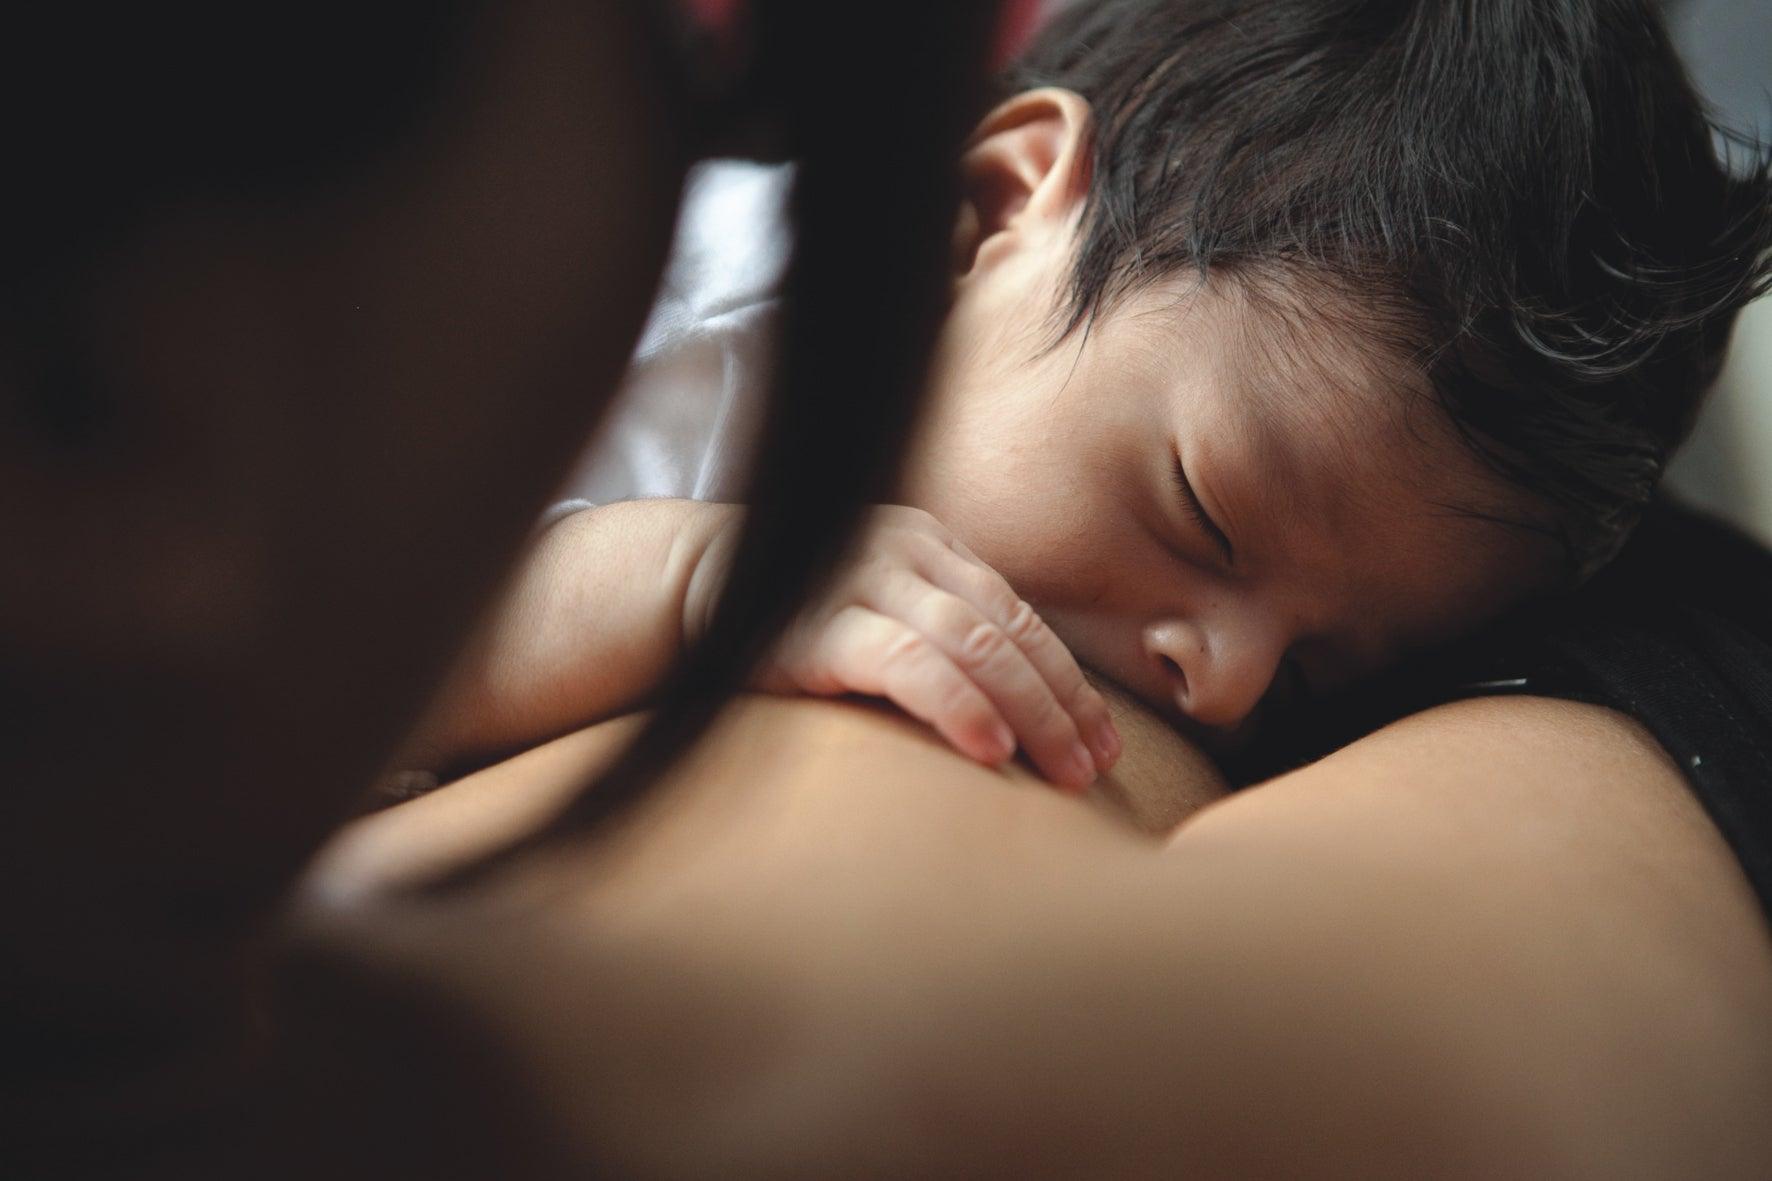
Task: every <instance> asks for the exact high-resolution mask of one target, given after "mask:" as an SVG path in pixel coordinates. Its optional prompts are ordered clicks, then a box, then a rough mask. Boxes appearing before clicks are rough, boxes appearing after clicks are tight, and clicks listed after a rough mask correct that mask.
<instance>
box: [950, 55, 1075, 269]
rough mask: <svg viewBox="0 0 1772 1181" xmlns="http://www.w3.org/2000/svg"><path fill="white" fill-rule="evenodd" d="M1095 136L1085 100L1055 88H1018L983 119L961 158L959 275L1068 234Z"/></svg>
mask: <svg viewBox="0 0 1772 1181" xmlns="http://www.w3.org/2000/svg"><path fill="white" fill-rule="evenodd" d="M1092 132H1093V122H1092V120H1091V117H1090V112H1089V104H1088V102H1086V101H1085V100H1084V99H1083V96H1082V95H1079V94H1076V93H1074V92H1072V91H1069V90H1060V89H1057V88H1056V87H1045V88H1042V89H1040V90H1028V91H1023V92H1022V93H1021V94H1018V95H1016V96H1015V97H1014V98H1011V99H1009V100H1008V101H1006V102H1004V103H1003V104H1002V105H1000V106H998V107H997V108H996V109H995V110H993V111H992V112H991V113H990V114H988V115H986V116H985V117H984V120H983V121H982V122H981V123H979V125H978V129H977V130H976V131H974V132H973V133H972V138H971V139H970V140H968V141H967V146H966V150H965V152H964V153H962V155H961V157H960V180H961V186H962V194H963V200H962V202H961V208H960V216H959V222H958V225H957V226H956V227H955V230H954V265H955V269H956V270H957V271H958V272H959V273H960V274H962V275H964V274H969V273H971V272H972V271H974V270H976V269H978V268H979V267H981V266H989V265H990V264H991V263H992V262H994V261H996V260H997V258H998V257H999V256H1000V255H1001V254H1002V253H1003V252H1004V251H1008V250H1012V249H1014V248H1015V247H1017V246H1019V245H1023V244H1026V243H1028V242H1030V241H1036V240H1040V239H1041V238H1042V237H1043V236H1044V235H1046V234H1048V233H1051V232H1053V231H1055V230H1061V231H1068V230H1069V229H1070V227H1071V223H1072V218H1073V215H1074V214H1075V213H1076V210H1077V207H1078V205H1079V204H1080V203H1081V202H1082V200H1083V198H1084V197H1085V196H1086V195H1087V194H1088V191H1089V168H1090V160H1089V144H1090V136H1091V134H1092Z"/></svg>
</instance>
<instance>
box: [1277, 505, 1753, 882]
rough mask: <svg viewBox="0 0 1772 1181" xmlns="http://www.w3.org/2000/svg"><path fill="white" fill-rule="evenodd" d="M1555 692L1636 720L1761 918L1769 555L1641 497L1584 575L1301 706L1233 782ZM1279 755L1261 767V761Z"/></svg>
mask: <svg viewBox="0 0 1772 1181" xmlns="http://www.w3.org/2000/svg"><path fill="white" fill-rule="evenodd" d="M1500 693H1507V694H1532V695H1536V696H1547V697H1564V698H1571V699H1574V700H1579V701H1585V702H1589V703H1592V704H1596V705H1603V706H1608V707H1610V708H1613V709H1616V710H1619V711H1620V712H1622V713H1625V714H1628V715H1630V716H1631V717H1633V718H1635V719H1637V720H1638V721H1639V722H1641V723H1642V724H1643V726H1644V727H1645V728H1646V729H1647V730H1648V731H1649V733H1650V734H1651V735H1653V736H1654V738H1655V739H1656V741H1657V742H1659V743H1660V744H1661V745H1662V747H1663V748H1665V749H1666V751H1667V752H1668V754H1669V755H1670V756H1672V758H1673V759H1674V761H1675V762H1676V763H1677V764H1678V765H1679V767H1680V770H1681V771H1682V772H1683V773H1684V774H1685V776H1686V780H1687V782H1688V783H1689V784H1690V785H1691V787H1692V790H1693V791H1694V792H1695V793H1696V794H1697V796H1698V798H1699V799H1700V800H1701V801H1702V802H1703V804H1704V807H1705V808H1706V810H1707V811H1708V812H1709V813H1710V816H1711V818H1712V820H1714V821H1715V822H1716V825H1717V827H1718V828H1719V829H1720V830H1721V831H1722V833H1723V836H1724V837H1725V838H1726V839H1727V840H1728V842H1729V844H1730V846H1731V847H1732V848H1733V849H1734V851H1735V855H1736V857H1738V858H1739V859H1740V861H1741V864H1742V867H1743V869H1745V870H1746V872H1747V877H1748V880H1749V881H1750V882H1751V883H1752V885H1753V888H1754V890H1755V891H1756V892H1757V893H1758V894H1759V897H1760V901H1761V904H1762V906H1763V907H1764V908H1765V910H1766V912H1767V914H1768V915H1769V916H1772V552H1768V551H1767V550H1766V549H1764V548H1762V547H1761V546H1759V545H1757V544H1755V543H1754V542H1752V541H1751V540H1749V539H1747V538H1746V537H1743V536H1742V535H1741V534H1739V533H1737V532H1735V531H1734V530H1732V529H1730V528H1728V527H1727V526H1725V525H1722V524H1721V523H1719V522H1716V521H1714V520H1710V519H1708V518H1705V517H1702V516H1700V515H1698V514H1696V513H1693V512H1691V511H1689V510H1686V509H1682V508H1678V507H1675V506H1673V505H1671V504H1661V505H1658V506H1656V507H1655V508H1654V509H1653V510H1652V511H1651V512H1650V514H1649V515H1648V516H1647V517H1646V518H1645V520H1644V521H1643V523H1642V525H1641V526H1640V527H1639V528H1638V530H1637V533H1636V536H1635V537H1633V538H1632V540H1631V542H1630V544H1629V545H1628V546H1627V547H1626V549H1625V551H1624V552H1623V553H1622V554H1620V555H1619V557H1618V559H1617V560H1616V561H1615V562H1614V563H1613V564H1612V565H1611V566H1610V567H1609V568H1608V569H1607V570H1605V571H1604V572H1603V573H1602V574H1601V575H1600V576H1599V577H1597V578H1595V579H1594V580H1593V581H1592V582H1591V583H1590V584H1589V585H1587V586H1586V587H1584V588H1582V589H1581V590H1580V591H1578V592H1575V593H1574V594H1571V595H1569V596H1568V597H1566V598H1564V599H1561V600H1559V601H1556V602H1553V603H1549V604H1543V605H1539V606H1537V607H1534V608H1532V609H1531V610H1530V611H1526V612H1521V613H1518V614H1516V615H1515V616H1514V617H1512V618H1510V619H1507V620H1504V621H1502V622H1500V623H1498V624H1497V625H1495V626H1494V627H1492V628H1489V629H1487V630H1485V631H1484V632H1483V633H1482V634H1481V635H1478V636H1476V637H1473V638H1472V639H1471V640H1469V641H1466V642H1465V643H1463V644H1461V645H1459V646H1458V647H1456V648H1453V649H1450V650H1448V651H1445V652H1440V653H1436V654H1433V655H1432V656H1431V657H1428V658H1424V659H1423V660H1421V661H1418V662H1417V663H1416V664H1415V665H1414V666H1413V667H1411V668H1408V669H1404V670H1402V671H1400V672H1399V673H1397V674H1394V675H1392V676H1391V677H1388V678H1386V679H1385V680H1384V681H1383V682H1382V683H1380V684H1377V685H1374V686H1371V687H1369V688H1368V689H1367V690H1365V691H1363V692H1361V693H1359V694H1355V695H1349V696H1346V697H1344V698H1342V699H1341V700H1338V701H1334V702H1318V703H1314V705H1313V706H1311V707H1310V711H1309V712H1312V713H1314V714H1315V715H1316V716H1315V717H1313V718H1309V719H1306V718H1304V717H1303V716H1302V714H1301V715H1300V716H1299V717H1297V718H1294V719H1292V721H1293V723H1294V724H1293V725H1287V726H1285V727H1284V729H1285V730H1287V731H1290V732H1291V733H1290V736H1289V738H1288V740H1287V741H1286V742H1284V743H1282V744H1277V745H1274V746H1270V747H1269V750H1268V755H1269V758H1268V759H1267V760H1266V761H1265V762H1266V765H1264V766H1261V767H1255V766H1253V765H1252V766H1251V767H1249V768H1244V769H1242V770H1243V771H1244V773H1245V776H1246V777H1252V776H1259V775H1265V774H1269V773H1272V772H1273V771H1275V770H1278V769H1281V768H1283V767H1284V766H1286V765H1296V764H1297V763H1299V762H1302V761H1306V760H1308V759H1309V758H1312V757H1315V756H1317V755H1320V754H1322V753H1326V752H1327V751H1329V750H1332V749H1334V748H1335V747H1336V746H1339V745H1343V744H1344V743H1346V742H1347V741H1350V740H1352V739H1353V738H1355V737H1358V736H1359V735H1360V734H1363V733H1366V732H1369V731H1370V730H1372V729H1375V728H1377V726H1379V725H1382V724H1384V723H1385V722H1388V721H1391V720H1393V719H1395V718H1398V717H1401V716H1403V715H1405V714H1409V713H1413V712H1416V711H1418V710H1420V709H1424V708H1426V707H1428V706H1430V705H1435V704H1440V703H1443V702H1446V701H1450V700H1454V699H1457V698H1460V697H1473V696H1482V695H1493V694H1500ZM1276 758H1277V760H1278V763H1277V765H1276V763H1275V761H1274V760H1275V759H1276Z"/></svg>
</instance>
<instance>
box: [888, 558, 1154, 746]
mask: <svg viewBox="0 0 1772 1181" xmlns="http://www.w3.org/2000/svg"><path fill="white" fill-rule="evenodd" d="M922 573H923V574H924V576H925V577H926V578H928V579H929V581H930V582H931V583H933V584H934V585H936V586H938V587H940V588H942V589H943V590H945V591H948V592H949V593H951V594H954V595H958V596H959V597H960V598H962V599H964V600H966V601H967V602H969V603H971V604H973V605H974V606H976V607H977V608H978V609H979V610H980V611H981V612H982V613H983V614H984V616H985V618H987V619H989V620H990V621H991V622H992V623H994V624H996V625H997V627H999V628H1001V629H1002V631H1003V634H1004V635H1006V636H1008V637H1009V638H1010V639H1011V640H1013V641H1014V642H1015V645H1016V647H1018V648H1020V649H1021V651H1022V653H1023V654H1024V655H1026V657H1027V659H1028V662H1029V663H1030V664H1032V665H1033V667H1034V668H1035V669H1036V670H1037V671H1038V672H1039V674H1040V676H1041V678H1043V679H1044V680H1045V682H1046V684H1047V685H1048V686H1050V687H1051V690H1052V695H1053V697H1054V698H1056V699H1057V701H1058V704H1059V706H1060V708H1062V709H1063V710H1064V711H1065V712H1066V713H1068V714H1069V715H1070V717H1071V720H1072V721H1073V723H1074V724H1075V725H1076V728H1077V732H1078V733H1079V734H1080V735H1082V737H1083V741H1084V742H1085V743H1086V744H1087V745H1088V747H1089V751H1090V753H1091V754H1092V755H1093V756H1094V759H1095V765H1096V766H1097V768H1099V769H1100V770H1103V771H1106V770H1108V769H1109V768H1110V767H1112V766H1113V765H1114V762H1115V760H1117V759H1118V758H1119V757H1120V749H1121V744H1120V735H1119V732H1118V731H1117V730H1115V729H1114V723H1113V719H1112V717H1111V716H1110V714H1109V713H1108V707H1107V701H1106V700H1105V699H1104V698H1103V697H1102V695H1101V694H1100V693H1098V692H1097V691H1096V689H1095V687H1094V686H1093V685H1091V684H1090V683H1089V682H1088V680H1087V679H1085V678H1084V676H1083V670H1082V668H1081V667H1080V666H1079V665H1078V664H1077V658H1076V657H1075V656H1073V655H1071V650H1070V649H1069V648H1067V647H1066V646H1065V643H1064V641H1063V640H1061V639H1059V638H1058V636H1057V634H1056V633H1054V632H1053V630H1052V629H1051V628H1050V627H1048V626H1047V625H1046V621H1045V620H1043V619H1041V618H1040V615H1039V612H1037V611H1035V610H1034V609H1033V607H1031V606H1029V605H1028V603H1027V602H1026V600H1024V599H1022V598H1021V597H1020V596H1019V595H1017V594H1016V593H1015V591H1014V589H1013V588H1012V587H1011V586H1010V585H1009V583H1008V581H1007V580H1006V579H1004V577H1003V576H1002V575H1001V574H998V573H997V572H996V571H995V570H993V569H991V567H989V566H987V565H985V564H984V563H983V562H980V561H979V560H978V559H977V558H976V557H975V556H972V552H971V551H970V550H968V549H966V548H965V546H964V545H963V544H962V543H961V542H959V541H958V540H956V541H954V542H952V543H951V548H950V549H949V550H948V552H947V553H946V554H945V555H939V554H938V555H934V556H933V557H931V558H930V560H929V561H928V562H927V568H926V569H923V571H922Z"/></svg>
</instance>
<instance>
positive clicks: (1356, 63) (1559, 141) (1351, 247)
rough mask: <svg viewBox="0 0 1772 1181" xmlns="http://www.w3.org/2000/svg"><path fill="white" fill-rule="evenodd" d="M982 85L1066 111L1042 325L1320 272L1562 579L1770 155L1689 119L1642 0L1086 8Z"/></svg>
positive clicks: (1646, 487) (1601, 555)
mask: <svg viewBox="0 0 1772 1181" xmlns="http://www.w3.org/2000/svg"><path fill="white" fill-rule="evenodd" d="M1005 83H1006V85H1007V86H1008V87H1011V88H1013V89H1015V90H1021V89H1027V88H1031V87H1037V86H1061V87H1065V88H1067V89H1070V90H1073V91H1076V92H1077V93H1079V94H1081V95H1082V96H1083V97H1084V98H1085V99H1087V100H1088V101H1089V103H1090V105H1091V107H1092V109H1093V111H1094V116H1095V120H1096V128H1095V139H1094V145H1093V161H1092V164H1093V173H1092V175H1091V178H1090V189H1089V197H1088V200H1087V203H1086V206H1085V210H1084V213H1083V221H1082V225H1081V228H1080V233H1079V243H1078V247H1077V254H1076V261H1075V267H1074V270H1073V273H1072V277H1071V285H1070V291H1069V298H1068V300H1067V303H1066V307H1065V308H1064V315H1065V321H1064V323H1063V329H1064V331H1065V332H1066V333H1067V334H1068V333H1069V332H1072V331H1075V330H1077V329H1079V328H1081V327H1084V326H1085V325H1086V324H1087V323H1089V322H1090V321H1091V320H1092V319H1093V318H1094V317H1095V316H1096V315H1098V314H1099V313H1101V312H1102V311H1103V310H1104V309H1105V308H1107V307H1109V306H1110V305H1111V304H1112V303H1113V302H1114V301H1115V300H1117V299H1118V298H1120V297H1123V296H1125V295H1127V294H1129V293H1131V292H1134V291H1137V290H1139V289H1141V288H1142V287H1144V286H1145V285H1147V284H1150V283H1152V282H1155V281H1157V280H1160V279H1163V278H1165V277H1168V276H1172V275H1174V274H1176V273H1178V272H1183V271H1186V270H1189V269H1192V270H1195V271H1197V272H1199V273H1200V274H1201V275H1202V276H1206V275H1208V274H1216V275H1221V276H1225V275H1228V276H1231V277H1233V278H1234V279H1235V278H1242V279H1248V280H1252V281H1260V282H1263V283H1264V284H1266V285H1270V286H1271V285H1272V284H1271V282H1269V281H1277V282H1278V283H1279V284H1281V285H1284V286H1287V287H1294V288H1295V289H1296V284H1297V282H1298V281H1304V282H1305V283H1306V284H1307V285H1306V286H1305V287H1304V288H1303V290H1306V291H1313V290H1322V289H1324V285H1325V284H1327V285H1328V286H1327V289H1328V290H1331V291H1335V292H1339V293H1340V294H1341V295H1343V296H1344V297H1345V298H1341V299H1338V300H1336V301H1335V302H1336V303H1337V304H1338V305H1340V306H1338V307H1337V309H1336V311H1335V316H1336V322H1337V323H1338V324H1339V323H1346V316H1347V314H1348V312H1349V310H1350V309H1351V310H1352V311H1353V313H1354V314H1355V315H1357V316H1360V317H1361V318H1362V321H1363V322H1362V323H1361V327H1362V328H1364V329H1366V330H1368V331H1370V332H1371V333H1373V334H1374V335H1375V337H1376V339H1378V340H1380V341H1383V342H1385V343H1386V344H1388V345H1391V346H1393V347H1395V348H1400V350H1401V351H1402V352H1403V354H1404V355H1405V356H1406V357H1407V359H1408V360H1409V361H1410V362H1411V364H1412V365H1413V366H1414V367H1415V368H1417V369H1418V370H1419V371H1420V372H1422V373H1423V374H1424V375H1425V376H1426V378H1427V379H1428V381H1429V382H1430V383H1431V385H1432V387H1433V390H1434V393H1435V396H1436V398H1437V401H1438V403H1439V405H1440V406H1441V407H1442V408H1443V409H1444V411H1445V413H1446V414H1447V416H1448V417H1449V418H1450V420H1451V422H1452V424H1453V425H1454V427H1455V428H1456V430H1457V431H1458V433H1459V434H1460V435H1461V437H1462V438H1464V440H1465V441H1466V442H1467V443H1468V444H1469V445H1470V446H1471V448H1472V449H1473V450H1474V451H1475V452H1476V453H1477V454H1478V455H1479V456H1480V457H1481V458H1482V459H1484V460H1485V461H1486V462H1487V463H1488V464H1489V465H1490V466H1492V467H1493V468H1494V469H1495V470H1497V471H1498V472H1499V473H1501V474H1502V475H1503V476H1505V477H1506V478H1507V479H1508V480H1510V481H1511V482H1512V483H1513V484H1514V485H1516V486H1518V487H1520V488H1522V489H1524V490H1525V491H1526V492H1528V493H1529V494H1530V498H1531V499H1532V500H1533V501H1534V502H1535V503H1537V504H1539V505H1541V506H1543V508H1544V510H1546V511H1545V513H1544V514H1543V515H1542V516H1540V515H1536V514H1535V515H1534V516H1533V519H1531V520H1520V521H1518V522H1515V523H1517V524H1521V525H1525V526H1527V527H1530V528H1535V529H1541V530H1545V531H1548V532H1550V533H1551V534H1552V535H1553V536H1554V537H1555V538H1556V539H1557V540H1558V541H1559V542H1560V543H1561V545H1562V547H1563V552H1564V554H1565V555H1566V557H1567V563H1568V568H1569V572H1570V574H1571V575H1572V576H1573V577H1580V576H1583V575H1585V574H1586V573H1588V572H1590V571H1591V570H1593V569H1594V568H1596V567H1597V566H1598V565H1599V564H1601V563H1603V562H1604V561H1605V560H1606V559H1607V558H1609V557H1610V556H1611V555H1612V554H1613V553H1614V552H1616V550H1617V549H1618V547H1619V545H1620V544H1622V542H1623V541H1624V539H1625V537H1626V536H1627V535H1628V533H1629V531H1630V529H1631V526H1632V525H1633V524H1634V522H1635V520H1636V519H1637V516H1638V515H1639V513H1640V512H1641V510H1642V508H1643V507H1644V506H1645V504H1646V503H1647V502H1648V501H1649V499H1650V497H1651V495H1652V493H1653V492H1654V489H1655V486H1656V484H1657V483H1658V481H1659V478H1660V475H1661V472H1662V470H1663V468H1664V466H1665V464H1666V461H1667V458H1668V456H1669V455H1670V453H1671V452H1672V451H1673V450H1674V448H1675V447H1676V446H1677V445H1678V444H1679V443H1680V442H1681V441H1682V440H1683V439H1684V437H1685V435H1686V434H1687V432H1688V431H1689V429H1690V427H1691V424H1692V421H1693V419H1694V417H1695V416H1696V413H1697V409H1698V405H1699V403H1700V401H1701V399H1702V396H1703V393H1704V391H1705V390H1706V388H1708V386H1709V385H1710V384H1711V382H1712V381H1713V379H1714V378H1715V377H1716V374H1717V371H1718V369H1719V368H1720V366H1721V362H1722V357H1723V353H1724V350H1725V348H1726V346H1727V343H1728V337H1729V332H1730V328H1731V326H1732V325H1733V322H1734V318H1735V313H1736V312H1737V311H1738V310H1739V309H1740V308H1741V307H1742V306H1743V305H1744V304H1746V303H1747V302H1749V301H1750V300H1752V299H1753V298H1755V297H1756V296H1758V295H1760V294H1762V293H1763V292H1765V291H1766V290H1767V288H1768V287H1769V286H1772V210H1769V200H1768V195H1769V193H1772V164H1769V161H1768V159H1767V157H1766V155H1765V154H1764V153H1763V152H1762V151H1760V150H1759V149H1758V147H1757V146H1753V145H1748V144H1746V143H1745V142H1744V141H1743V140H1742V139H1741V138H1740V137H1737V136H1732V135H1729V134H1728V133H1725V132H1722V131H1721V130H1719V129H1718V128H1716V127H1715V126H1714V124H1713V123H1712V121H1711V119H1710V118H1709V116H1708V114H1707V112H1706V109H1705V107H1704V104H1703V103H1702V101H1701V100H1700V99H1699V97H1698V95H1697V94H1696V92H1695V91H1694V89H1693V87H1692V84H1691V82H1690V81H1689V79H1688V78H1687V76H1686V73H1685V70H1684V68H1683V67H1682V66H1681V64H1680V62H1679V59H1678V57H1677V55H1676V54H1675V52H1674V49H1673V47H1672V45H1671V44H1670V42H1669V39H1668V35H1667V31H1666V29H1665V27H1664V25H1663V22H1662V19H1661V16H1660V13H1659V11H1658V10H1657V9H1656V7H1655V5H1654V4H1653V3H1651V2H1650V0H1090V2H1085V3H1079V4H1074V5H1072V6H1071V7H1070V8H1069V9H1068V10H1067V11H1065V12H1063V13H1062V14H1060V15H1059V16H1058V17H1056V18H1055V19H1054V20H1053V21H1052V22H1051V23H1050V24H1049V25H1048V26H1047V27H1046V28H1045V29H1044V30H1043V31H1042V32H1041V33H1040V35H1039V36H1038V37H1037V38H1036V39H1035V41H1034V42H1033V44H1032V45H1031V46H1030V47H1029V48H1028V49H1027V50H1026V52H1025V53H1024V54H1023V55H1022V57H1021V59H1020V61H1019V62H1018V63H1017V65H1016V66H1015V67H1014V68H1013V69H1012V70H1011V72H1010V74H1009V76H1008V77H1007V78H1006V79H1005ZM1716 144H1721V145H1722V146H1723V148H1724V154H1723V157H1722V158H1719V155H1718V149H1717V147H1716V146H1715V145H1716ZM1730 157H1735V159H1734V160H1733V161H1732V160H1731V159H1730Z"/></svg>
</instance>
